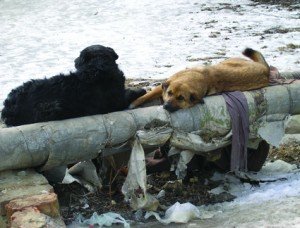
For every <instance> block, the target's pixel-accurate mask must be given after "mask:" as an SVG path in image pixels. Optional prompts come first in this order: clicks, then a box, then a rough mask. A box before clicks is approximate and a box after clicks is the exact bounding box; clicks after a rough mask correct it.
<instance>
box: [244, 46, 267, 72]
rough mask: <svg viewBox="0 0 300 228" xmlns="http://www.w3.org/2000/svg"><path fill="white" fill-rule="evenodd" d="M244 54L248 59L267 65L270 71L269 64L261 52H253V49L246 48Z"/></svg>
mask: <svg viewBox="0 0 300 228" xmlns="http://www.w3.org/2000/svg"><path fill="white" fill-rule="evenodd" d="M243 54H244V55H245V56H247V57H248V58H250V59H252V60H253V61H254V62H258V63H261V64H263V65H265V66H266V67H267V68H268V69H270V67H269V64H268V63H267V61H266V60H265V58H264V56H263V55H262V54H261V53H260V52H259V51H256V50H253V49H252V48H246V49H245V50H244V51H243Z"/></svg>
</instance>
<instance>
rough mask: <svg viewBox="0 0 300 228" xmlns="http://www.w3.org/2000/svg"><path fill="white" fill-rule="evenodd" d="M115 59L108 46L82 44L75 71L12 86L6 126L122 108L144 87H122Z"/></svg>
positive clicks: (143, 92) (135, 97)
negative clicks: (14, 87) (83, 46)
mask: <svg viewBox="0 0 300 228" xmlns="http://www.w3.org/2000/svg"><path fill="white" fill-rule="evenodd" d="M116 59H118V55H117V54H116V53H115V51H114V50H113V49H111V48H109V47H104V46H101V45H93V46H89V47H87V48H85V49H84V50H82V51H81V53H80V56H79V57H78V58H77V59H75V67H76V71H75V72H73V73H72V72H71V73H70V74H68V75H64V74H60V75H56V76H54V77H51V78H49V79H46V78H45V79H38V80H31V81H28V82H26V83H24V84H23V85H21V86H19V87H17V88H16V89H13V90H12V91H11V92H10V94H9V95H8V97H7V99H6V100H5V101H4V109H3V110H2V115H1V118H2V119H3V121H4V123H5V124H6V125H8V126H18V125H23V124H30V123H36V122H44V121H51V120H62V119H68V118H74V117H80V116H88V115H95V114H105V113H109V112H114V111H120V110H124V109H126V108H127V107H128V106H129V104H130V103H131V102H132V101H134V100H135V99H137V98H138V97H140V96H142V95H144V94H145V90H143V89H139V90H129V89H125V85H124V83H125V77H124V74H123V72H122V71H121V70H120V69H119V68H118V65H117V64H116V62H115V60H116Z"/></svg>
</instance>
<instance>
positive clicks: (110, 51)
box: [107, 47, 119, 60]
mask: <svg viewBox="0 0 300 228" xmlns="http://www.w3.org/2000/svg"><path fill="white" fill-rule="evenodd" d="M107 51H108V52H109V54H110V55H111V57H112V58H113V60H117V59H118V58H119V56H118V54H117V53H116V52H115V51H114V49H112V48H110V47H107Z"/></svg>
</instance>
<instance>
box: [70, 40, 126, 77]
mask: <svg viewBox="0 0 300 228" xmlns="http://www.w3.org/2000/svg"><path fill="white" fill-rule="evenodd" d="M118 57H119V56H118V55H117V53H116V52H115V51H114V50H113V49H112V48H110V47H104V46H102V45H92V46H89V47H87V48H85V49H83V50H82V51H81V52H80V55H79V57H78V58H76V59H75V61H74V62H75V67H76V69H77V71H79V72H80V78H81V79H82V80H89V81H90V82H93V81H95V80H96V79H97V78H99V76H100V75H104V74H105V75H107V74H111V73H114V72H115V73H116V72H120V71H119V69H118V66H117V64H116V60H117V59H118ZM99 79H100V78H99Z"/></svg>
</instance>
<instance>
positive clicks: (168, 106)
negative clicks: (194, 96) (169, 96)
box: [163, 102, 178, 112]
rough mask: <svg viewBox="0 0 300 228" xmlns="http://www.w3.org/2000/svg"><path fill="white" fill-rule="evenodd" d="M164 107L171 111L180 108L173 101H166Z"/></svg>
mask: <svg viewBox="0 0 300 228" xmlns="http://www.w3.org/2000/svg"><path fill="white" fill-rule="evenodd" d="M163 108H164V109H166V110H168V111H169V112H175V111H177V110H178V108H177V107H174V106H173V105H172V103H171V102H166V103H164V105H163Z"/></svg>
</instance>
